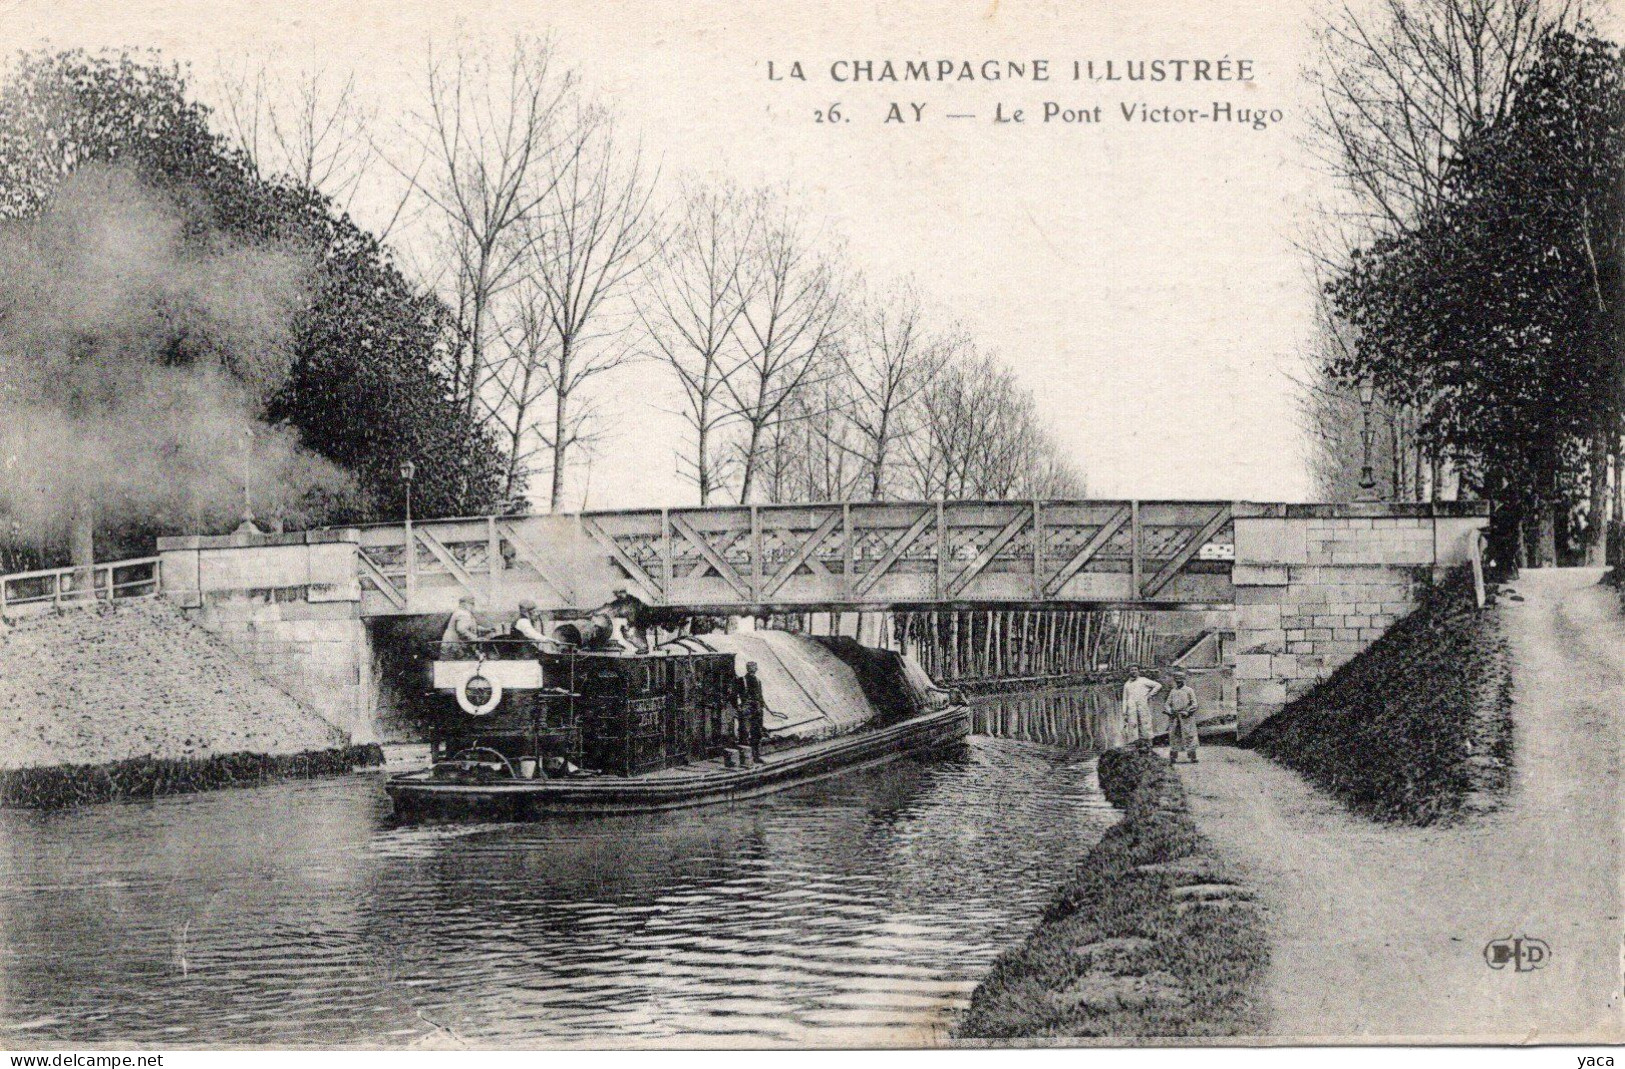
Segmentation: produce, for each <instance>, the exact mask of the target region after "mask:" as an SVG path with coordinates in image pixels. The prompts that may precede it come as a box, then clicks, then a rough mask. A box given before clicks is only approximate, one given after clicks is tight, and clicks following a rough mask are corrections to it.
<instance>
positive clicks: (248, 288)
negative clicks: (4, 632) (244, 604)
mask: <svg viewBox="0 0 1625 1069" xmlns="http://www.w3.org/2000/svg"><path fill="white" fill-rule="evenodd" d="M311 269H312V263H311V260H310V257H309V256H308V255H307V254H305V253H304V252H303V251H302V250H300V249H297V248H294V247H292V246H287V245H277V244H260V245H250V244H245V243H243V242H241V241H239V240H236V239H234V238H232V237H230V236H228V235H226V234H225V233H224V232H223V231H221V230H220V229H219V228H217V227H214V226H212V225H211V224H210V223H209V221H208V219H207V217H206V215H205V213H204V212H203V211H202V210H201V209H200V208H199V207H198V206H197V205H195V204H194V205H189V204H186V203H183V202H180V201H177V200H175V199H173V198H170V197H167V196H165V195H163V194H161V193H159V192H157V191H156V190H153V189H151V188H149V187H147V186H145V185H143V184H142V183H141V182H140V181H139V180H138V179H137V178H136V177H135V176H134V175H132V174H131V173H130V172H129V171H127V170H125V169H121V168H117V167H106V166H90V167H85V168H82V169H81V170H79V171H78V172H77V173H76V174H75V175H74V176H73V177H71V178H70V179H69V180H68V181H66V182H65V183H64V184H63V185H62V186H61V188H60V189H59V190H58V191H57V193H56V195H55V196H54V197H53V198H52V200H51V201H50V202H49V204H47V206H46V207H45V210H44V211H43V212H42V213H40V214H39V215H36V216H32V217H29V218H25V219H17V220H11V221H7V222H4V223H0V521H8V520H9V521H10V522H16V523H18V524H20V525H21V526H22V528H23V529H24V530H25V531H26V532H28V533H29V534H30V535H32V536H35V537H40V536H50V535H54V534H56V533H59V532H61V531H63V530H64V529H65V528H66V527H67V526H68V525H69V524H70V523H71V522H72V520H73V517H74V516H75V515H81V516H82V515H83V514H84V510H85V509H86V508H87V506H88V507H90V508H93V509H94V513H95V515H96V516H97V517H98V518H99V520H100V522H101V523H104V524H112V525H120V524H140V525H145V526H149V527H150V526H158V527H164V528H168V529H171V530H194V529H219V528H220V527H221V526H222V525H224V524H228V523H229V522H230V520H231V518H232V517H234V516H236V515H237V514H238V513H240V512H241V511H242V508H243V493H244V485H245V483H246V484H247V485H248V487H249V489H250V491H251V493H252V497H253V505H254V508H255V511H256V512H257V513H259V514H260V515H261V516H287V517H290V518H298V517H299V515H300V510H301V508H302V507H306V506H308V504H309V502H310V501H311V500H313V499H315V498H320V497H322V496H323V495H329V496H331V495H338V494H343V493H345V492H346V490H347V479H346V477H345V476H344V475H343V474H342V473H341V472H339V471H338V469H336V468H334V467H333V466H332V465H330V464H328V463H327V462H326V461H324V460H322V459H320V458H318V457H316V456H314V455H313V454H311V453H309V452H308V451H306V450H303V449H301V448H300V446H299V443H298V439H297V435H295V434H294V433H293V432H291V431H289V430H287V429H284V428H277V427H272V426H269V425H267V424H266V423H264V422H263V421H262V420H261V419H260V418H259V415H258V414H259V413H260V412H261V411H263V408H264V404H265V402H266V400H267V399H268V398H269V397H270V395H271V394H272V393H273V392H274V391H275V390H276V389H277V388H278V387H279V386H280V385H281V384H282V383H283V382H284V380H285V379H286V377H287V375H288V371H289V367H290V363H291V358H292V346H291V337H290V324H291V322H292V320H293V317H294V315H295V314H296V313H297V312H298V311H299V309H300V308H302V307H303V306H304V305H305V303H306V302H307V300H308V281H309V275H310V271H311Z"/></svg>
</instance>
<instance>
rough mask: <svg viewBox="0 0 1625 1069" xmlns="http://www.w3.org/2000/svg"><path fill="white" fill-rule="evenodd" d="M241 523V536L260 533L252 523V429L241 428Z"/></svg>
mask: <svg viewBox="0 0 1625 1069" xmlns="http://www.w3.org/2000/svg"><path fill="white" fill-rule="evenodd" d="M242 441H243V522H242V523H240V524H238V525H237V533H238V534H241V535H257V534H260V533H262V532H261V531H260V528H259V524H257V523H255V522H254V494H253V490H252V489H251V487H250V485H249V484H250V480H251V478H252V475H253V467H254V428H252V427H244V428H243V439H242Z"/></svg>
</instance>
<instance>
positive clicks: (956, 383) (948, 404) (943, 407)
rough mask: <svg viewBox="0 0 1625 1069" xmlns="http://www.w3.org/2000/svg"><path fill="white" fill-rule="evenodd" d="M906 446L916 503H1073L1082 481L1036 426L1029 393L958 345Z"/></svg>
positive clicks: (992, 361) (925, 395)
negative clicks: (1040, 499)
mask: <svg viewBox="0 0 1625 1069" xmlns="http://www.w3.org/2000/svg"><path fill="white" fill-rule="evenodd" d="M916 411H917V414H918V419H919V423H920V426H919V432H918V433H917V434H915V435H913V436H912V437H910V438H908V439H906V440H905V448H904V453H905V455H906V457H907V465H906V467H905V474H906V476H907V479H908V484H909V488H910V490H911V491H912V492H913V494H914V496H919V497H925V498H945V499H948V500H966V499H974V498H981V497H987V498H1004V497H1028V496H1045V497H1047V496H1061V497H1078V496H1081V495H1082V494H1083V492H1084V480H1083V476H1082V474H1081V473H1080V472H1078V470H1077V469H1076V467H1075V466H1073V465H1072V464H1071V463H1070V462H1068V461H1067V460H1066V459H1065V458H1064V456H1063V455H1062V454H1061V452H1060V449H1059V447H1058V446H1057V445H1056V443H1055V440H1054V438H1053V436H1052V435H1051V434H1050V433H1049V431H1048V429H1047V428H1045V427H1044V426H1043V424H1042V423H1041V422H1040V421H1039V419H1038V414H1037V405H1036V403H1035V402H1034V400H1033V396H1032V394H1031V392H1030V391H1028V390H1026V389H1025V388H1024V387H1022V386H1021V384H1020V383H1019V382H1018V381H1017V380H1016V377H1015V376H1014V374H1012V373H1011V372H1010V370H1009V369H1008V368H1006V367H1004V366H1003V365H1002V364H1000V363H999V361H998V360H997V359H996V358H994V357H993V356H992V355H991V354H988V353H983V352H978V351H977V350H975V349H974V348H972V347H971V346H970V345H969V343H967V342H961V343H959V344H957V345H956V346H955V348H954V350H953V353H952V356H951V358H950V359H949V360H948V361H947V362H946V363H945V365H944V366H943V367H942V369H941V370H940V371H939V372H938V373H936V374H935V375H933V376H932V379H931V381H930V384H929V385H928V386H927V388H926V389H925V390H924V391H923V392H922V394H921V396H920V399H919V402H918V405H917V407H916Z"/></svg>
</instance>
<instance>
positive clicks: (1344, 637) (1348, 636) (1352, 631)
mask: <svg viewBox="0 0 1625 1069" xmlns="http://www.w3.org/2000/svg"><path fill="white" fill-rule="evenodd" d="M1332 639H1333V640H1334V641H1337V642H1358V641H1360V629H1359V628H1357V627H1337V628H1333V629H1332Z"/></svg>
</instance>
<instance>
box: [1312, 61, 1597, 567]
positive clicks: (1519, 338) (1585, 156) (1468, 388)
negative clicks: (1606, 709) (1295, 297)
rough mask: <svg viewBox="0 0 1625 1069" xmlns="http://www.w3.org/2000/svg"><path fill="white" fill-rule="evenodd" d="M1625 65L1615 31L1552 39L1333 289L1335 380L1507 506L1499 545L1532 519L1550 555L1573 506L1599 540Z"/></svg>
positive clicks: (1502, 510)
mask: <svg viewBox="0 0 1625 1069" xmlns="http://www.w3.org/2000/svg"><path fill="white" fill-rule="evenodd" d="M1622 70H1625V68H1622V60H1621V55H1620V50H1619V48H1618V47H1617V46H1615V45H1613V44H1611V43H1609V42H1606V41H1602V40H1599V39H1597V38H1596V37H1594V36H1590V35H1580V34H1570V33H1564V32H1555V33H1551V34H1548V35H1547V37H1546V38H1545V40H1544V41H1543V42H1542V45H1541V48H1540V50H1539V52H1538V54H1537V56H1536V58H1535V59H1534V61H1533V62H1532V64H1531V65H1530V67H1529V68H1528V69H1527V70H1526V71H1524V72H1523V74H1522V75H1521V76H1520V78H1519V80H1518V92H1517V95H1516V98H1515V100H1514V102H1513V104H1512V106H1511V108H1510V109H1509V110H1508V112H1507V114H1506V116H1505V118H1504V119H1503V120H1502V121H1501V122H1500V123H1498V124H1497V125H1496V126H1494V127H1493V128H1491V129H1489V130H1487V131H1485V132H1484V133H1483V134H1481V135H1480V136H1478V137H1476V138H1474V139H1473V140H1472V141H1470V142H1469V143H1467V144H1466V145H1465V146H1464V148H1463V150H1462V153H1461V157H1460V159H1459V160H1457V161H1456V166H1455V167H1454V168H1453V170H1452V171H1451V176H1450V180H1449V182H1448V184H1447V187H1446V193H1447V195H1446V197H1445V198H1444V199H1443V200H1442V201H1441V202H1440V204H1439V205H1438V206H1437V207H1436V208H1435V209H1434V210H1432V211H1431V212H1429V213H1428V214H1427V215H1426V216H1424V217H1423V218H1421V219H1420V220H1419V221H1418V222H1417V223H1416V224H1414V225H1413V226H1411V227H1409V228H1408V229H1406V230H1404V231H1402V232H1399V233H1398V234H1396V235H1395V236H1393V237H1388V238H1384V239H1382V240H1379V241H1377V242H1375V243H1374V244H1373V245H1372V246H1371V247H1370V248H1368V249H1365V250H1362V251H1360V252H1358V253H1356V254H1355V255H1354V256H1353V257H1352V259H1351V262H1350V264H1349V267H1348V268H1347V270H1346V271H1344V272H1343V273H1342V274H1341V275H1340V276H1339V277H1338V278H1336V279H1335V280H1334V281H1333V282H1332V283H1331V284H1330V285H1329V286H1328V294H1329V296H1330V298H1331V300H1332V303H1333V307H1334V309H1335V310H1336V312H1337V315H1338V316H1339V318H1341V319H1342V320H1343V321H1345V322H1346V323H1348V324H1349V325H1351V326H1352V327H1353V328H1354V331H1355V334H1356V341H1355V344H1354V345H1353V346H1352V347H1351V348H1350V349H1348V350H1347V351H1345V352H1344V354H1343V355H1341V356H1340V357H1339V358H1337V359H1336V360H1334V361H1333V364H1332V370H1333V372H1334V374H1335V375H1336V376H1337V377H1338V378H1339V379H1341V380H1342V381H1344V382H1346V383H1357V382H1359V381H1362V380H1366V379H1369V380H1370V381H1371V382H1373V383H1374V384H1375V385H1376V387H1377V389H1378V391H1379V392H1380V393H1381V395H1382V396H1383V398H1384V399H1385V401H1387V402H1388V403H1390V404H1396V405H1404V406H1409V407H1411V408H1412V409H1413V410H1414V411H1416V412H1417V413H1419V426H1418V433H1419V434H1420V435H1421V437H1422V438H1423V440H1424V441H1426V442H1427V443H1429V445H1430V447H1433V448H1437V449H1440V450H1442V451H1443V452H1445V453H1447V454H1448V455H1451V456H1453V457H1455V458H1456V460H1457V462H1458V463H1459V464H1461V465H1463V466H1464V470H1466V471H1467V472H1469V473H1470V474H1471V475H1472V476H1474V477H1475V478H1476V480H1477V482H1478V488H1479V491H1480V492H1481V493H1484V494H1485V495H1486V496H1488V497H1490V498H1491V499H1493V500H1495V501H1496V502H1497V503H1498V505H1499V506H1500V519H1499V521H1498V524H1497V531H1498V534H1499V536H1500V537H1501V538H1502V539H1504V545H1503V547H1502V552H1503V554H1510V552H1511V549H1512V542H1513V540H1514V539H1515V538H1516V536H1517V534H1518V532H1519V531H1520V530H1521V529H1522V528H1523V527H1525V526H1526V525H1527V526H1530V527H1531V530H1530V532H1529V533H1530V534H1531V535H1533V536H1534V537H1535V538H1537V539H1538V540H1539V542H1540V545H1541V556H1542V559H1550V557H1551V556H1552V555H1553V552H1554V549H1555V544H1556V543H1557V542H1558V541H1560V535H1561V533H1562V532H1561V531H1559V528H1560V527H1563V526H1565V524H1566V519H1567V517H1568V516H1569V515H1570V514H1571V513H1573V512H1577V511H1584V512H1586V513H1588V514H1589V516H1590V521H1589V525H1590V531H1589V532H1588V535H1589V536H1590V537H1592V538H1594V539H1600V535H1601V523H1600V520H1601V518H1602V511H1603V509H1602V507H1601V506H1602V502H1603V501H1604V500H1605V495H1606V479H1607V471H1608V457H1609V453H1610V452H1613V453H1614V454H1615V455H1616V456H1617V453H1618V448H1619V444H1618V443H1619V435H1620V430H1621V428H1620V412H1621V390H1622V385H1621V365H1620V344H1621V340H1622V339H1621V335H1620V329H1621V326H1620V317H1621V307H1620V302H1621V289H1620V284H1621V277H1622V276H1621V271H1620V264H1621V256H1622V251H1621V244H1620V243H1621V240H1622V239H1621V233H1622V230H1625V213H1622V210H1621V189H1622V188H1625V95H1622ZM1502 559H1510V558H1509V557H1508V556H1503V558H1502Z"/></svg>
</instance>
